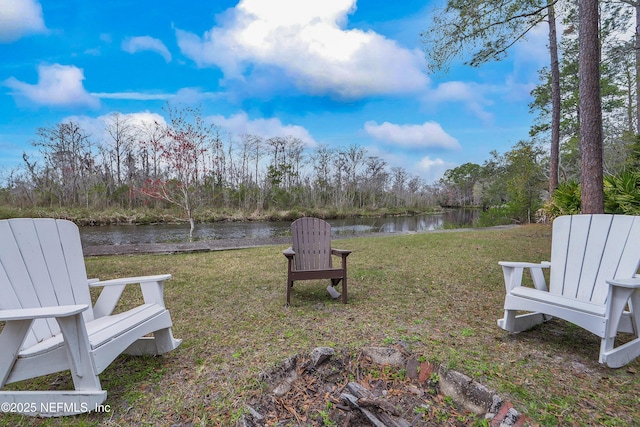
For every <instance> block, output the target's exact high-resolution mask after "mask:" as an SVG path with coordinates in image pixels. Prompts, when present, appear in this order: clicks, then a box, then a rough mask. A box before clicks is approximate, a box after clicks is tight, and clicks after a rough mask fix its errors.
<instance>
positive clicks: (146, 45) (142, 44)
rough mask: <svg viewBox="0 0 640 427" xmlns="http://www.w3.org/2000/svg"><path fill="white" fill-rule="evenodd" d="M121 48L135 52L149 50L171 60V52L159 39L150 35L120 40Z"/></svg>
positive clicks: (166, 59) (167, 60)
mask: <svg viewBox="0 0 640 427" xmlns="http://www.w3.org/2000/svg"><path fill="white" fill-rule="evenodd" d="M122 50H124V51H125V52H128V53H137V52H141V51H146V50H149V51H151V52H155V53H157V54H159V55H161V56H162V57H163V58H164V60H165V61H166V62H171V53H170V52H169V49H167V47H166V46H165V45H164V43H162V41H161V40H158V39H156V38H153V37H150V36H140V37H129V38H127V39H125V40H124V41H123V42H122Z"/></svg>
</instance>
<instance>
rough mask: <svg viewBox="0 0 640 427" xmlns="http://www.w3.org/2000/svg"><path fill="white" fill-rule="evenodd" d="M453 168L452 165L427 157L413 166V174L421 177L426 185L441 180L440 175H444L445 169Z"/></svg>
mask: <svg viewBox="0 0 640 427" xmlns="http://www.w3.org/2000/svg"><path fill="white" fill-rule="evenodd" d="M453 166H454V165H453V164H452V163H447V162H445V161H444V160H442V159H440V158H437V159H432V158H431V157H429V156H427V157H423V158H422V159H420V161H419V162H418V164H417V165H415V166H414V168H413V172H414V173H415V174H416V175H419V176H421V177H423V179H424V180H425V181H426V182H427V183H430V182H434V181H437V180H439V179H440V178H442V175H444V173H445V172H446V171H447V169H450V168H452V167H453Z"/></svg>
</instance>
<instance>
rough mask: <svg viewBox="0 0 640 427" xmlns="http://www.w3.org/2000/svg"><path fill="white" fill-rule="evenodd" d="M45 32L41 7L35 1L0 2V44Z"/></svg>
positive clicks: (12, 0) (11, 0) (0, 0)
mask: <svg viewBox="0 0 640 427" xmlns="http://www.w3.org/2000/svg"><path fill="white" fill-rule="evenodd" d="M46 30H47V29H46V27H45V25H44V19H43V17H42V6H40V3H38V1H37V0H18V1H16V0H0V43H10V42H13V41H16V40H18V39H20V38H21V37H23V36H25V35H28V34H35V33H43V32H46Z"/></svg>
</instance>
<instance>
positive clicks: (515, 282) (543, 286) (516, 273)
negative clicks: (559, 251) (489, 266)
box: [498, 261, 551, 294]
mask: <svg viewBox="0 0 640 427" xmlns="http://www.w3.org/2000/svg"><path fill="white" fill-rule="evenodd" d="M498 264H499V265H501V266H502V272H503V274H504V285H505V288H506V291H507V294H509V293H510V292H511V290H512V289H513V288H515V287H517V286H521V285H522V274H523V273H524V269H525V268H527V269H529V272H530V273H531V279H532V280H533V286H535V288H536V289H538V290H540V291H548V290H549V289H548V288H547V281H546V279H545V278H544V274H543V273H542V269H543V268H550V267H551V263H550V262H549V261H542V262H541V263H533V262H511V261H500V262H498Z"/></svg>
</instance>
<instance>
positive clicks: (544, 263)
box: [498, 261, 551, 268]
mask: <svg viewBox="0 0 640 427" xmlns="http://www.w3.org/2000/svg"><path fill="white" fill-rule="evenodd" d="M498 264H499V265H501V266H503V267H511V268H550V267H551V263H550V262H549V261H542V262H541V263H535V262H513V261H500V262H498Z"/></svg>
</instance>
